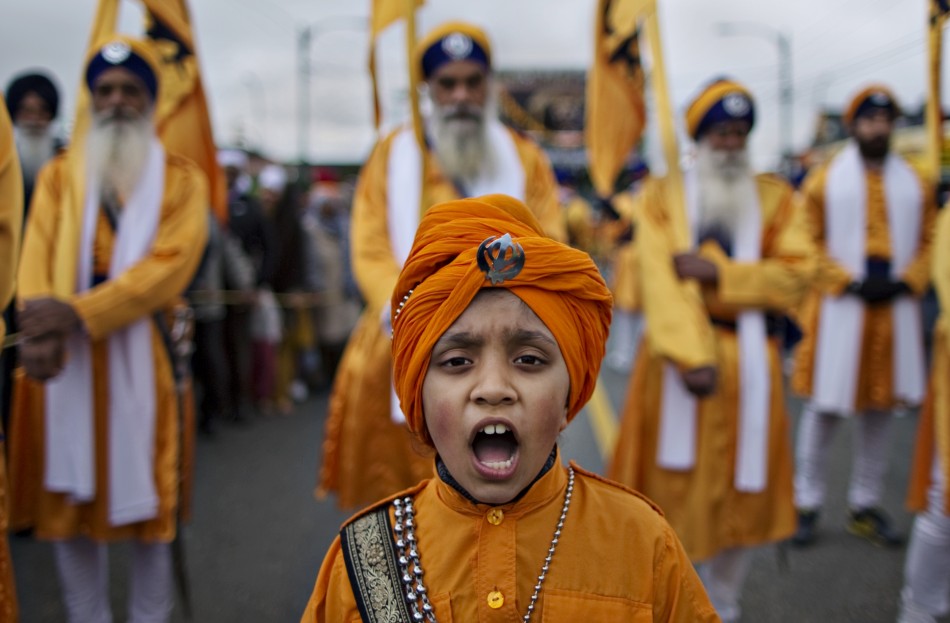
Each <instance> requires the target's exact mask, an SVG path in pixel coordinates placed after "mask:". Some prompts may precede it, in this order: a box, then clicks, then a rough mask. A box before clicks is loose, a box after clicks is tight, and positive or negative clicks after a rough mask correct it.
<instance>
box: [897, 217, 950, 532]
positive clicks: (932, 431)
mask: <svg viewBox="0 0 950 623" xmlns="http://www.w3.org/2000/svg"><path fill="white" fill-rule="evenodd" d="M933 259H934V261H933V282H934V287H935V288H936V290H937V298H938V299H939V301H940V318H939V319H938V320H937V325H936V327H935V329H934V344H933V360H932V362H931V376H930V391H929V392H928V393H927V399H926V402H925V403H924V407H923V409H922V410H921V414H920V421H919V422H918V425H917V426H918V428H917V447H916V449H915V451H914V463H913V468H912V469H911V478H910V487H909V492H908V497H907V504H908V506H909V507H910V508H911V509H912V510H915V511H924V510H926V509H927V489H928V488H929V487H930V484H931V482H930V476H931V467H932V465H933V459H934V455H935V454H936V455H937V456H939V457H940V469H941V470H942V472H943V481H944V482H945V483H950V210H948V209H947V208H944V209H943V210H941V213H940V217H939V219H938V222H937V231H936V234H935V235H934V258H933ZM944 495H945V498H944V506H943V512H944V513H947V514H950V487H944Z"/></svg>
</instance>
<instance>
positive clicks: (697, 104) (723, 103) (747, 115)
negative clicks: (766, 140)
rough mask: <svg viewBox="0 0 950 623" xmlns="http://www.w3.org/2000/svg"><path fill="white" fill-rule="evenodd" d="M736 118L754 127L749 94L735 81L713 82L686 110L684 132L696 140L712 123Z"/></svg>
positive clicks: (753, 113) (753, 114)
mask: <svg viewBox="0 0 950 623" xmlns="http://www.w3.org/2000/svg"><path fill="white" fill-rule="evenodd" d="M737 119H744V120H746V121H748V122H749V125H750V127H751V126H752V125H755V105H754V103H753V99H752V94H751V93H750V92H749V91H748V89H746V88H745V87H744V86H742V85H741V84H739V83H738V82H733V81H732V80H725V79H722V80H716V81H715V82H713V83H712V84H710V85H709V86H708V87H706V89H704V90H703V92H702V93H700V94H699V96H698V97H697V98H696V99H695V100H693V103H692V104H690V105H689V108H688V109H687V110H686V131H687V132H689V135H690V136H691V137H692V138H693V140H698V139H699V138H700V137H701V136H702V134H703V132H705V131H706V130H707V129H708V128H709V126H711V125H712V124H714V123H717V122H720V121H729V120H737Z"/></svg>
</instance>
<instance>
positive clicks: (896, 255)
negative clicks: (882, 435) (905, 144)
mask: <svg viewBox="0 0 950 623" xmlns="http://www.w3.org/2000/svg"><path fill="white" fill-rule="evenodd" d="M922 193H923V190H922V188H921V186H920V181H919V179H918V177H917V175H916V174H915V173H914V171H913V170H912V169H911V168H910V166H908V165H907V163H905V162H904V161H903V160H902V159H901V158H899V157H895V156H891V155H889V156H888V157H887V159H886V160H885V162H884V195H885V199H886V201H887V222H888V227H889V228H890V233H891V247H892V250H893V256H892V258H891V276H892V278H893V279H894V280H898V279H900V278H901V276H902V275H903V274H904V271H905V270H906V269H907V266H908V265H909V264H910V262H911V261H912V260H913V258H914V254H915V253H916V252H917V248H918V245H919V241H920V227H921V215H922V211H923V194H922ZM867 203H868V200H867V177H866V173H865V168H864V162H863V160H862V159H861V154H860V151H859V149H858V146H857V144H856V143H855V142H854V141H851V142H850V144H849V145H848V146H847V147H845V149H844V151H842V152H841V154H840V155H839V156H838V157H837V158H835V159H834V161H833V162H832V163H831V165H830V167H829V169H828V178H827V181H826V183H825V232H826V234H825V238H826V241H827V247H828V255H829V256H830V257H831V258H832V259H834V260H835V261H837V262H838V263H839V264H841V265H842V266H844V268H845V269H846V270H848V272H850V273H851V275H852V276H853V277H854V279H855V280H857V281H861V280H862V279H863V278H864V276H865V271H866V259H865V256H866V244H867ZM864 305H865V304H864V301H862V300H861V299H860V298H858V297H857V296H840V297H835V296H825V297H824V298H823V299H822V303H821V314H820V317H819V321H818V334H817V346H816V350H815V369H814V382H813V383H814V389H813V395H812V404H813V405H814V407H815V409H817V410H818V411H819V412H823V413H837V414H840V415H849V414H851V413H852V412H853V411H854V401H855V396H856V394H857V383H858V371H859V369H860V364H861V357H862V353H861V343H862V336H863V334H864ZM891 309H892V313H893V315H894V361H893V362H892V366H893V375H894V395H895V397H896V398H898V399H900V400H903V401H906V402H909V403H911V404H917V403H919V402H920V401H921V400H922V399H923V395H924V347H923V327H922V320H921V315H920V302H919V301H918V300H917V299H916V298H914V297H911V296H900V297H897V298H896V299H895V300H894V301H893V303H892V304H891Z"/></svg>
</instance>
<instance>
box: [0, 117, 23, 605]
mask: <svg viewBox="0 0 950 623" xmlns="http://www.w3.org/2000/svg"><path fill="white" fill-rule="evenodd" d="M22 221H23V178H22V174H21V173H20V163H19V161H18V160H17V153H16V143H15V142H14V139H13V126H12V125H11V123H10V116H9V115H8V114H7V108H6V106H4V105H3V104H0V308H3V309H6V306H7V305H8V304H9V303H10V299H11V298H13V286H14V281H15V277H16V265H17V257H19V253H20V231H21V230H22ZM5 335H6V327H5V326H4V324H3V319H0V340H2V339H3V337H4V336H5ZM6 476H7V474H6V457H5V455H4V440H3V426H2V425H0V623H15V622H16V621H17V619H18V617H19V614H18V607H17V600H16V589H15V587H14V584H13V563H12V561H11V560H10V550H9V548H8V545H7V521H8V515H9V507H8V506H9V505H8V502H7V477H6Z"/></svg>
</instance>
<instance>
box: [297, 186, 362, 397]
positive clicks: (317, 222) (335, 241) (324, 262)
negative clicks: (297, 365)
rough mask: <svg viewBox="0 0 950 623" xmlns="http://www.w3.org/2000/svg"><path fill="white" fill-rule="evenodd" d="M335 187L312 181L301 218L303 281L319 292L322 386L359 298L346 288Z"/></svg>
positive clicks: (344, 221) (343, 230)
mask: <svg viewBox="0 0 950 623" xmlns="http://www.w3.org/2000/svg"><path fill="white" fill-rule="evenodd" d="M341 191H342V189H341V185H340V184H338V183H336V182H333V181H322V182H317V183H315V184H314V185H313V187H312V189H311V192H310V203H309V206H308V208H307V211H306V213H305V214H304V219H303V227H304V232H305V234H306V239H307V241H308V244H307V246H306V249H307V251H308V254H309V257H308V259H307V266H310V267H311V268H312V270H311V275H310V278H309V280H308V281H309V282H310V283H311V284H312V286H313V287H314V288H315V291H316V292H317V293H318V294H319V297H318V299H317V300H318V304H317V305H316V307H315V308H314V312H313V322H314V325H315V328H316V334H317V335H316V337H317V345H318V347H319V351H320V368H321V370H320V372H321V377H322V381H323V383H322V384H324V385H327V386H328V385H329V384H330V383H331V382H332V381H333V377H334V376H335V375H336V369H337V366H338V364H339V363H340V357H341V356H342V355H343V349H344V347H345V346H346V341H347V339H349V336H350V333H351V332H352V331H353V327H354V326H355V324H356V318H357V317H358V315H359V312H360V307H361V305H360V301H359V299H358V298H356V297H355V296H354V295H353V292H352V290H351V289H349V288H347V276H348V273H349V270H348V268H349V258H348V254H347V245H346V242H347V240H348V238H349V222H348V210H347V203H346V199H345V197H344V196H343V194H342V192H341Z"/></svg>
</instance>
